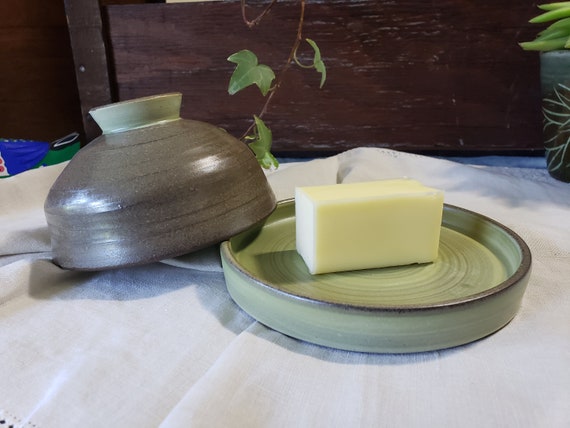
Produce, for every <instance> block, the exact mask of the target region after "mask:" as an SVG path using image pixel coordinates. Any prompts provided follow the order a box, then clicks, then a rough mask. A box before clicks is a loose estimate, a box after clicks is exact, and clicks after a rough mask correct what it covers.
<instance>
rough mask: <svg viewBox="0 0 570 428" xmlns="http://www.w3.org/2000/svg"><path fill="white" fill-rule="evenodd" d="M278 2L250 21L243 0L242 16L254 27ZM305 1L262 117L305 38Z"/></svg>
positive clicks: (245, 133)
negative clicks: (295, 32)
mask: <svg viewBox="0 0 570 428" xmlns="http://www.w3.org/2000/svg"><path fill="white" fill-rule="evenodd" d="M276 2H277V0H272V1H271V3H270V4H269V5H268V6H267V7H266V8H265V9H264V10H263V11H262V12H261V13H260V14H259V15H258V16H257V17H256V18H255V19H253V20H252V21H250V20H248V19H247V16H246V11H245V3H246V0H241V12H242V17H243V20H244V22H245V23H246V25H247V26H248V27H249V28H252V27H253V26H255V25H257V24H259V22H260V21H261V20H262V19H263V17H264V16H265V15H267V13H269V10H270V9H271V8H272V7H273V5H274V4H275V3H276ZM305 3H306V0H300V8H301V11H300V13H299V24H298V25H297V34H296V36H295V41H294V42H293V46H292V47H291V51H290V52H289V57H288V58H287V62H286V63H285V64H284V65H283V66H282V67H281V69H280V70H279V73H278V75H277V77H276V78H275V85H273V87H272V88H271V90H270V92H269V95H268V96H267V98H266V100H265V103H264V104H263V107H262V108H261V111H260V112H259V114H258V115H257V116H258V117H259V118H260V119H261V118H262V117H263V115H265V113H267V110H268V108H269V104H271V100H272V99H273V96H274V95H275V92H276V91H277V89H278V88H279V87H280V86H281V83H282V81H283V75H284V74H285V73H286V72H287V70H289V68H290V67H291V64H292V63H293V60H294V58H295V55H296V52H297V49H299V45H300V44H301V41H302V40H303V24H304V22H305ZM254 127H255V122H252V123H251V125H250V126H249V128H247V130H246V131H245V132H244V134H243V135H242V136H241V139H242V140H243V139H244V138H245V137H247V136H248V135H249V134H250V133H251V132H252V131H253V128H254Z"/></svg>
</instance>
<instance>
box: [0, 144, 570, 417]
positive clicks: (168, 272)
mask: <svg viewBox="0 0 570 428" xmlns="http://www.w3.org/2000/svg"><path fill="white" fill-rule="evenodd" d="M63 166H64V165H63V164H62V165H56V166H52V167H47V168H43V169H38V170H32V171H29V172H26V173H23V174H21V175H18V176H15V177H11V178H8V179H4V180H1V181H0V207H1V208H0V427H3V426H7V427H8V426H13V427H26V428H44V427H57V428H61V427H102V426H113V427H137V428H140V427H157V426H164V427H249V428H255V427H293V426H294V427H372V426H374V427H380V426H381V427H568V426H570V226H569V224H570V184H564V183H561V182H557V181H555V180H554V179H551V178H550V177H549V176H548V174H547V173H546V172H545V171H543V170H536V169H529V168H523V169H519V168H494V167H481V166H469V165H463V164H460V163H455V162H452V161H448V160H443V159H435V158H429V157H423V156H417V155H411V154H404V153H399V152H396V151H391V150H383V149H372V148H362V149H356V150H352V151H348V152H345V153H342V154H340V155H338V156H335V157H331V158H327V159H319V160H314V161H309V162H302V163H293V164H284V165H283V166H282V167H281V168H280V169H278V170H277V171H275V172H272V173H269V174H268V178H269V180H270V183H271V185H272V186H273V188H274V190H275V193H276V195H277V196H278V198H280V199H284V198H288V197H291V196H293V190H294V187H295V186H296V185H307V184H327V183H335V182H349V181H363V180H371V179H378V178H391V177H401V176H408V177H412V178H416V179H418V180H420V181H422V182H423V183H425V184H426V185H429V186H434V187H438V188H441V189H443V190H444V191H445V198H446V202H447V203H450V204H453V205H458V206H461V207H464V208H467V209H470V210H473V211H476V212H479V213H481V214H484V215H486V216H489V217H491V218H494V219H495V220H497V221H499V222H501V223H503V224H504V225H506V226H507V227H509V228H511V229H513V230H514V231H515V232H516V233H518V234H519V235H520V236H521V237H522V238H523V239H524V240H525V241H526V242H527V243H528V245H529V247H530V249H531V251H532V255H533V272H532V276H531V279H530V282H529V285H528V288H527V291H526V294H525V297H524V299H523V304H522V307H521V309H520V311H519V313H518V315H517V316H516V317H515V319H514V320H513V321H512V322H511V323H510V324H509V325H507V326H506V327H505V328H504V329H502V330H500V331H499V332H497V333H495V334H493V335H491V336H490V337H487V338H485V339H482V340H479V341H477V342H474V343H471V344H467V345H464V346H460V347H457V348H452V349H448V350H441V351H435V352H425V353H416V354H406V355H390V354H365V353H357V352H347V351H340V350H335V349H329V348H325V347H320V346H317V345H312V344H309V343H304V342H302V341H299V340H296V339H293V338H290V337H287V336H284V335H282V334H280V333H278V332H275V331H273V330H271V329H269V328H267V327H265V326H264V325H262V324H260V323H258V322H256V321H255V320H254V319H253V318H251V317H250V316H249V315H247V314H246V313H245V312H243V311H242V310H241V309H240V308H239V307H238V306H237V305H236V304H234V302H233V301H232V300H231V298H230V296H229V294H228V292H227V290H226V287H225V283H224V277H223V274H222V272H221V270H220V267H219V260H218V259H217V249H216V248H213V249H209V250H206V251H205V252H202V253H200V254H199V255H197V256H188V257H181V258H179V259H175V260H169V261H166V262H164V263H154V264H150V265H146V266H140V267H133V268H126V269H117V270H111V271H104V272H96V273H85V272H83V273H81V272H70V271H65V270H62V269H60V268H58V267H57V266H55V265H54V264H53V263H52V262H51V260H50V242H49V233H48V230H47V226H46V222H45V218H44V213H43V203H44V200H45V197H46V195H47V192H48V190H49V188H50V186H51V184H52V183H53V181H54V180H55V178H56V177H57V175H58V174H59V173H60V171H61V170H62V168H63Z"/></svg>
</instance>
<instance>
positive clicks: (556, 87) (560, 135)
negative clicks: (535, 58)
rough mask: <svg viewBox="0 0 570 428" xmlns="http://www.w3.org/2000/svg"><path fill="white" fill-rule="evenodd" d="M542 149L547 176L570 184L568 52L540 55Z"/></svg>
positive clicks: (569, 79)
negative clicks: (544, 153)
mask: <svg viewBox="0 0 570 428" xmlns="http://www.w3.org/2000/svg"><path fill="white" fill-rule="evenodd" d="M540 77H541V89H542V112H543V118H544V128H543V129H544V147H545V149H546V164H547V166H548V172H549V173H550V175H551V176H552V177H554V178H556V179H558V180H561V181H565V182H567V183H568V182H570V51H563V50H560V51H552V52H543V53H541V55H540Z"/></svg>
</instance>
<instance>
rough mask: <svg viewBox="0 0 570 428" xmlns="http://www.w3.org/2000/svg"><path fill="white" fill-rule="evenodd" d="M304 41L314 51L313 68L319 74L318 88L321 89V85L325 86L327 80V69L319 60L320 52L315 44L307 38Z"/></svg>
mask: <svg viewBox="0 0 570 428" xmlns="http://www.w3.org/2000/svg"><path fill="white" fill-rule="evenodd" d="M305 40H306V41H307V43H308V44H309V45H311V47H312V48H313V50H314V51H315V56H314V57H313V67H315V70H317V71H318V72H319V73H321V84H320V85H319V87H320V88H322V87H323V85H324V84H325V81H326V80H327V68H326V66H325V63H324V62H323V60H322V59H321V50H320V49H319V47H318V46H317V43H316V42H315V41H314V40H311V39H309V38H307V39H305Z"/></svg>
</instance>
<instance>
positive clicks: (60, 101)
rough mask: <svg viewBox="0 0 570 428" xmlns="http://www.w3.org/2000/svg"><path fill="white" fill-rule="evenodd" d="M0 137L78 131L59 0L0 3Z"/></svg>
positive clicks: (51, 136) (37, 137)
mask: <svg viewBox="0 0 570 428" xmlns="http://www.w3.org/2000/svg"><path fill="white" fill-rule="evenodd" d="M0 17H1V19H0V64H1V67H0V138H25V139H34V140H40V141H52V140H54V139H56V138H59V137H62V136H64V135H66V134H68V133H70V132H73V131H80V130H81V115H80V113H79V97H78V92H77V87H76V85H75V78H74V73H73V62H72V59H71V48H70V45H69V36H68V32H67V23H66V21H65V13H64V8H63V2H52V1H50V2H46V1H43V0H2V1H1V2H0Z"/></svg>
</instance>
